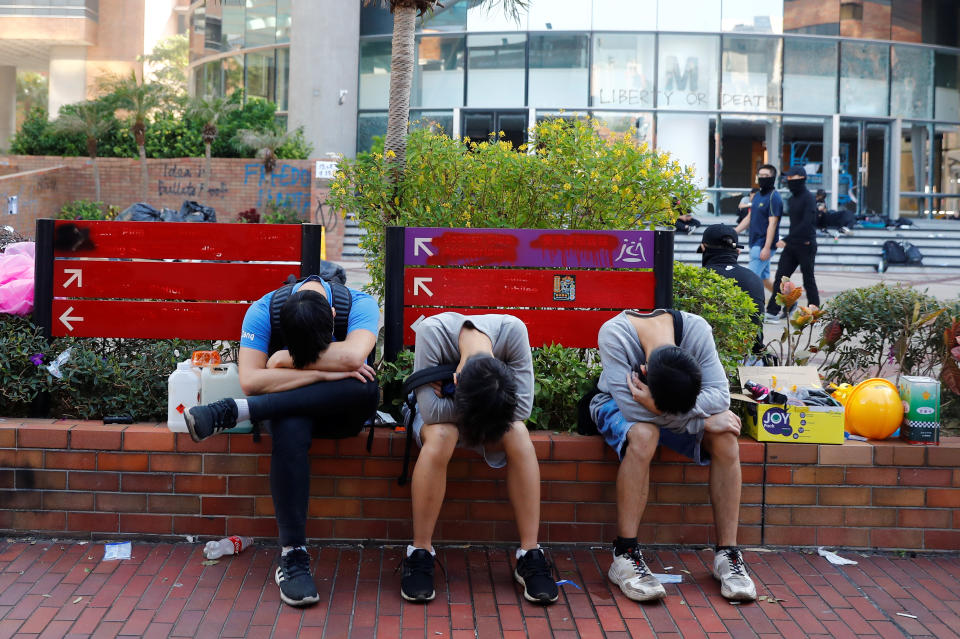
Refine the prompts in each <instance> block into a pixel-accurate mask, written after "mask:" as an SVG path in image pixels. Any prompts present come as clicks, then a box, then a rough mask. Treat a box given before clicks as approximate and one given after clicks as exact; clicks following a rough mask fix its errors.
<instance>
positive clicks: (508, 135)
mask: <svg viewBox="0 0 960 639" xmlns="http://www.w3.org/2000/svg"><path fill="white" fill-rule="evenodd" d="M460 118H461V120H460V132H461V133H460V135H461V137H468V138H470V139H471V140H473V141H478V140H487V139H496V135H497V133H499V132H501V131H502V132H503V135H502V136H501V139H503V140H506V141H507V142H510V144H512V145H513V147H514V148H517V147H518V146H520V145H521V144H524V143H525V142H526V141H527V122H528V118H529V111H528V110H527V109H509V110H503V109H499V110H492V109H462V110H461V111H460ZM491 136H493V137H491Z"/></svg>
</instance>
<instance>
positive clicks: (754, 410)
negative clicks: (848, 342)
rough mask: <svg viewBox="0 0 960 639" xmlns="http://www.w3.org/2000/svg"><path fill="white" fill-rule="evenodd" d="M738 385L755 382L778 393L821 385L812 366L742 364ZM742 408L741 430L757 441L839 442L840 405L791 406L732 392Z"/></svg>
mask: <svg viewBox="0 0 960 639" xmlns="http://www.w3.org/2000/svg"><path fill="white" fill-rule="evenodd" d="M739 376H740V385H741V386H743V385H744V384H746V383H747V382H748V381H752V382H757V383H759V384H762V385H763V386H766V387H767V388H770V389H773V390H776V391H778V392H781V393H782V392H785V391H789V390H792V389H793V387H794V385H796V386H797V388H802V387H814V388H822V385H821V384H820V375H819V374H818V373H817V369H816V368H814V367H813V366H741V367H740V368H739ZM731 397H732V398H734V399H737V400H739V401H740V402H741V404H742V405H743V406H744V408H745V411H744V413H745V419H744V420H743V433H744V434H746V435H749V436H750V437H753V438H754V439H756V440H757V441H758V442H781V443H798V444H842V443H843V406H841V405H840V403H839V402H838V403H837V404H836V406H792V405H786V406H783V405H777V404H766V403H761V402H757V401H755V400H754V399H752V398H751V397H749V396H747V395H743V394H739V393H738V394H734V395H731Z"/></svg>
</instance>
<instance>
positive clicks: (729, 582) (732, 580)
mask: <svg viewBox="0 0 960 639" xmlns="http://www.w3.org/2000/svg"><path fill="white" fill-rule="evenodd" d="M713 576H714V578H715V579H717V580H719V581H720V594H721V595H723V597H724V598H725V599H729V600H730V601H753V600H755V599H756V598H757V587H756V586H755V585H753V579H750V576H749V575H748V574H747V565H746V564H745V563H743V553H741V552H740V549H739V548H725V549H724V550H721V551H720V552H718V553H717V554H716V555H715V556H714V558H713Z"/></svg>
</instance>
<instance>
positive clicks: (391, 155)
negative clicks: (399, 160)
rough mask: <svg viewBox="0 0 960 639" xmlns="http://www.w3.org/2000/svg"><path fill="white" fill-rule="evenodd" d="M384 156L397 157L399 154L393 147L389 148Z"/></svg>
mask: <svg viewBox="0 0 960 639" xmlns="http://www.w3.org/2000/svg"><path fill="white" fill-rule="evenodd" d="M383 155H384V157H388V158H395V157H397V154H396V153H394V152H393V149H387V152H386V153H384V154H383Z"/></svg>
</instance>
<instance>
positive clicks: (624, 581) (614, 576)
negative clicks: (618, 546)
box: [607, 548, 667, 601]
mask: <svg viewBox="0 0 960 639" xmlns="http://www.w3.org/2000/svg"><path fill="white" fill-rule="evenodd" d="M607 577H609V578H610V581H612V582H613V583H615V584H617V585H618V586H620V590H622V591H623V594H624V595H626V596H627V598H628V599H633V600H634V601H656V600H657V599H663V598H664V597H666V596H667V591H666V590H664V588H663V584H661V583H660V580H658V579H657V578H656V577H654V576H653V573H651V572H650V569H649V568H648V567H647V563H646V562H645V561H644V560H643V554H641V552H640V551H639V550H638V549H636V548H631V549H630V550H629V551H627V552H626V553H624V554H622V555H614V556H613V563H612V564H610V570H609V571H607Z"/></svg>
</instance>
